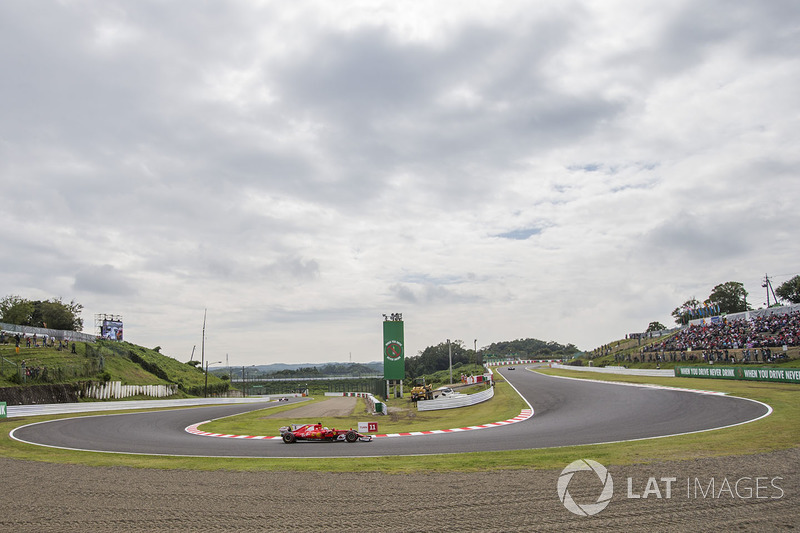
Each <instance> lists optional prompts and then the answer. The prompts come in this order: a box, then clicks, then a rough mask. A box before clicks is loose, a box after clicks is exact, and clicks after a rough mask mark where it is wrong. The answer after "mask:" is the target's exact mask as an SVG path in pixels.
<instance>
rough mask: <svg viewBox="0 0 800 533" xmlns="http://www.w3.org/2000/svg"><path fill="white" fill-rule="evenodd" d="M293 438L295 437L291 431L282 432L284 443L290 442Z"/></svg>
mask: <svg viewBox="0 0 800 533" xmlns="http://www.w3.org/2000/svg"><path fill="white" fill-rule="evenodd" d="M295 440H296V439H295V438H294V433H292V432H291V431H287V432H286V433H284V434H283V442H285V443H286V444H291V443H293V442H294V441H295Z"/></svg>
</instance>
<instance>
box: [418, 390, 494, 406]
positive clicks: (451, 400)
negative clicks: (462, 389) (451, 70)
mask: <svg viewBox="0 0 800 533" xmlns="http://www.w3.org/2000/svg"><path fill="white" fill-rule="evenodd" d="M493 396H494V387H489V388H488V389H486V390H485V391H482V392H476V393H475V394H457V395H455V396H448V397H441V396H440V397H439V398H436V399H433V400H421V401H418V402H417V411H438V410H439V409H456V408H458V407H467V406H470V405H475V404H478V403H481V402H485V401H487V400H490V399H491V398H492V397H493Z"/></svg>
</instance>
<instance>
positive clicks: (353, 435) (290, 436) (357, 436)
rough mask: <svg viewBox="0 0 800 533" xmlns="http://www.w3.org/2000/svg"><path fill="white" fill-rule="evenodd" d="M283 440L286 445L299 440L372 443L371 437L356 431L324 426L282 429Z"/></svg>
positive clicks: (296, 425) (286, 427)
mask: <svg viewBox="0 0 800 533" xmlns="http://www.w3.org/2000/svg"><path fill="white" fill-rule="evenodd" d="M281 438H282V439H283V442H285V443H286V444H291V443H293V442H297V441H299V440H316V441H322V442H340V441H346V442H356V441H361V442H370V441H371V440H372V436H371V435H362V434H361V433H359V432H358V431H356V430H354V429H331V428H327V427H325V426H323V425H322V424H319V423H317V424H305V425H299V424H292V425H291V426H283V427H282V428H281Z"/></svg>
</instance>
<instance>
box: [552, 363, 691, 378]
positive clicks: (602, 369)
mask: <svg viewBox="0 0 800 533" xmlns="http://www.w3.org/2000/svg"><path fill="white" fill-rule="evenodd" d="M550 368H560V369H563V370H580V371H583V372H598V373H601V374H623V375H625V376H650V377H664V378H672V377H675V372H673V371H672V369H666V368H665V369H655V368H625V367H624V366H570V365H561V364H557V363H553V364H552V365H550Z"/></svg>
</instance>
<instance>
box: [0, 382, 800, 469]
mask: <svg viewBox="0 0 800 533" xmlns="http://www.w3.org/2000/svg"><path fill="white" fill-rule="evenodd" d="M543 373H547V374H558V375H564V376H570V377H577V378H582V379H602V380H609V381H626V382H636V383H655V384H659V385H666V386H674V387H685V388H695V389H713V390H717V391H720V392H726V393H728V394H731V395H735V396H742V397H745V398H752V399H756V400H760V401H763V402H765V403H767V404H769V405H771V406H772V408H773V409H774V412H773V414H772V415H771V416H768V417H766V418H764V419H762V420H759V421H757V422H752V423H749V424H744V425H741V426H736V427H732V428H727V429H720V430H715V431H709V432H704V433H696V434H691V435H682V436H676V437H665V438H658V439H648V440H641V441H633V442H625V443H616V444H597V445H587V446H569V447H563V448H547V449H538V450H516V451H510V452H479V453H464V454H453V455H432V456H414V457H378V458H364V459H361V458H335V459H317V458H314V459H234V458H230V459H226V458H186V457H156V456H145V455H117V454H107V453H96V452H73V451H68V450H58V449H51V448H42V447H38V446H30V445H27V444H23V443H19V442H16V441H13V440H12V439H11V438H10V437H9V436H8V432H9V431H10V430H11V429H12V428H14V427H17V426H20V425H23V424H26V423H30V422H32V421H39V420H46V419H55V418H65V417H64V416H50V417H37V418H36V419H35V420H33V419H28V420H23V419H18V418H12V419H4V420H3V419H0V430H2V431H0V455H2V456H5V457H12V458H16V459H25V460H35V461H49V462H59V463H79V464H88V465H93V466H129V467H137V468H158V469H194V470H236V471H245V470H246V471H266V470H283V471H333V472H336V471H339V472H343V471H377V472H389V473H405V472H444V471H460V472H468V471H484V470H499V469H519V468H524V469H533V468H536V469H540V468H547V469H561V468H563V467H564V465H566V464H568V463H570V462H572V461H573V460H575V459H578V458H592V459H595V460H597V461H600V462H601V463H602V464H604V465H614V464H634V463H651V462H658V461H668V460H691V459H695V458H701V457H709V456H726V455H742V454H753V453H760V452H768V451H774V450H781V449H788V448H793V447H796V446H798V445H799V444H800V425H798V424H797V420H798V417H800V387H798V386H797V385H790V384H780V383H760V382H728V381H726V382H719V381H714V382H713V383H712V382H710V380H701V379H689V378H638V377H630V376H618V375H607V374H603V375H596V374H591V375H586V373H585V372H577V371H560V370H559V371H556V370H544V371H543ZM502 388H504V387H503V386H498V392H499V391H500V390H501V389H502ZM489 403H491V402H489ZM487 405H488V404H487ZM293 407H294V406H281V407H280V408H279V409H287V408H293ZM534 407H535V406H534ZM517 413H518V411H517ZM517 413H514V415H516V414H517ZM514 415H512V416H514ZM448 416H449V415H448ZM501 419H502V417H495V421H496V420H501ZM379 420H381V419H379ZM443 420H447V419H446V418H445V419H443ZM474 423H479V422H478V421H477V420H474V421H473V424H474ZM271 424H272V423H271ZM473 424H447V423H445V422H443V426H440V427H439V428H437V429H445V428H446V427H455V426H458V425H473ZM381 430H383V428H382V427H381ZM486 431H491V430H486ZM419 439H420V443H421V445H424V439H425V437H419ZM364 446H365V447H366V446H369V444H365V445H364ZM367 451H368V450H367ZM421 451H422V452H424V448H422V449H421Z"/></svg>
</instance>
